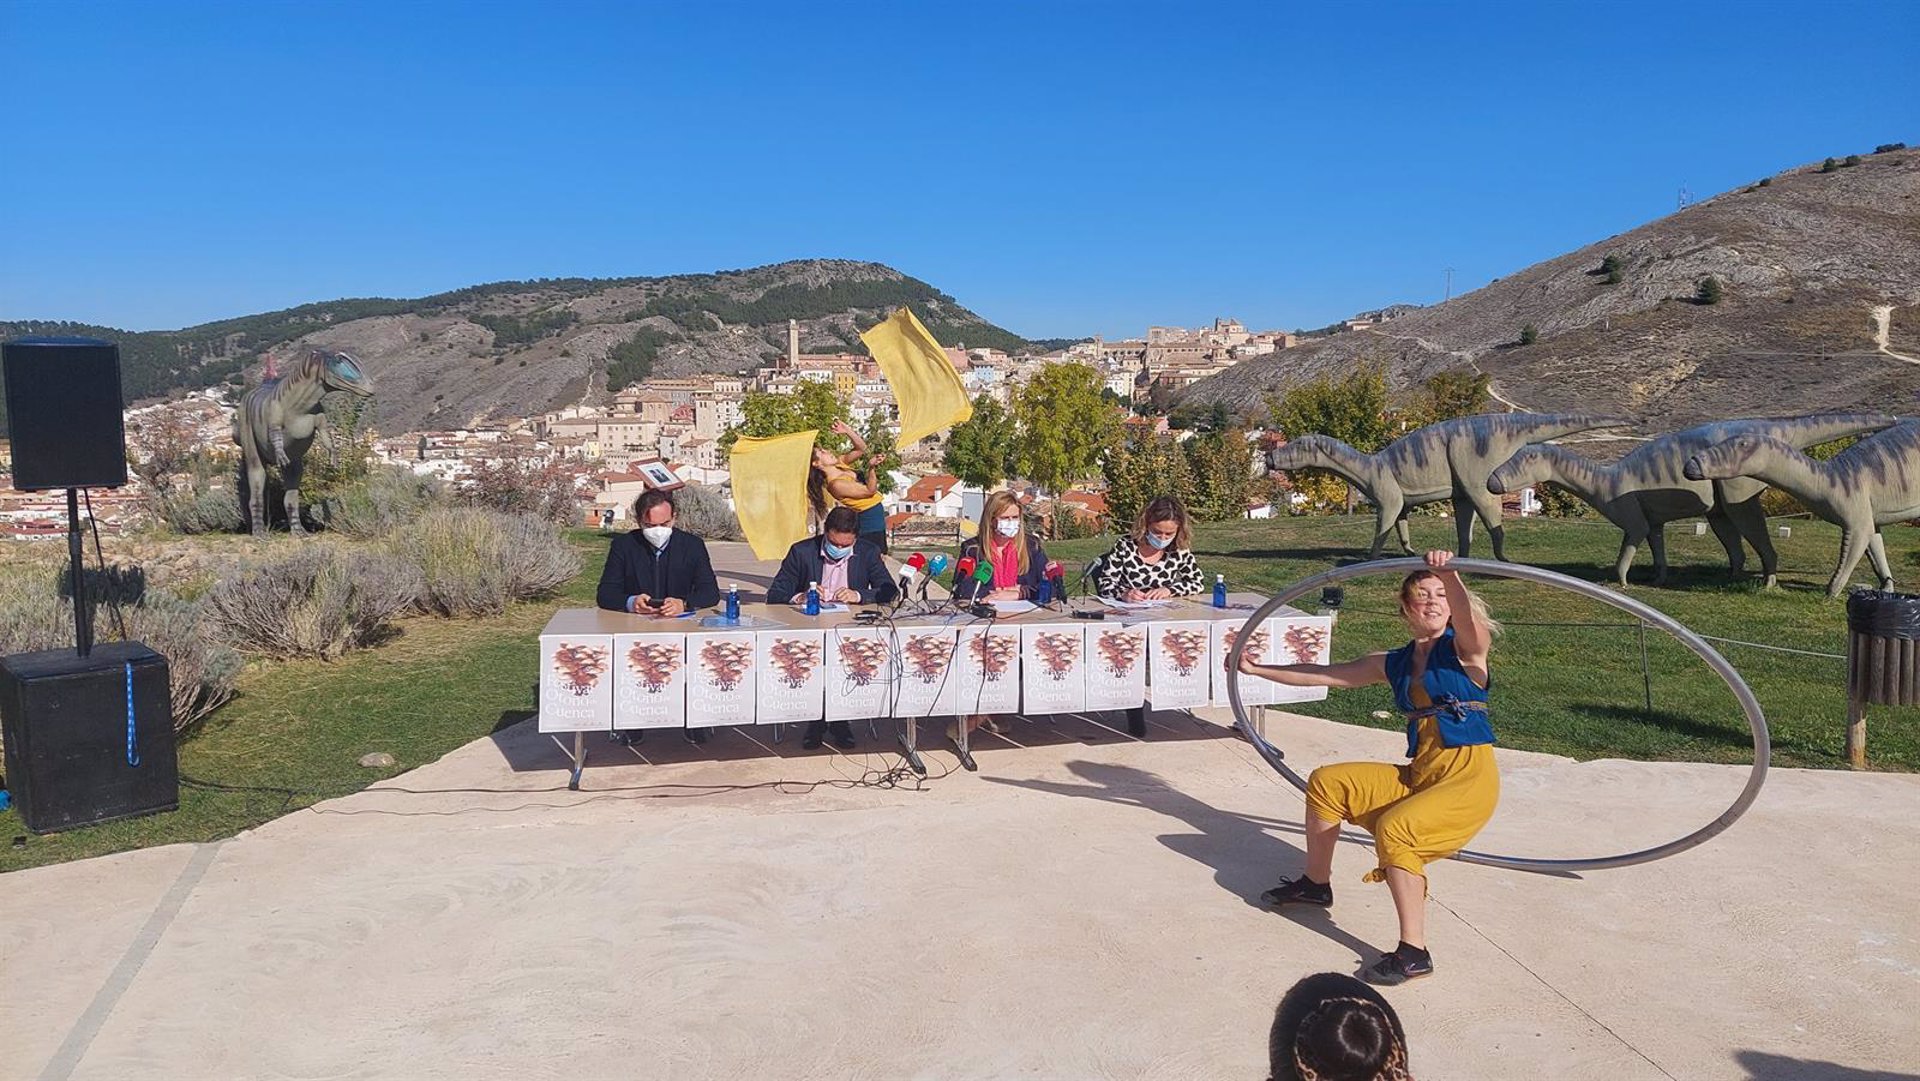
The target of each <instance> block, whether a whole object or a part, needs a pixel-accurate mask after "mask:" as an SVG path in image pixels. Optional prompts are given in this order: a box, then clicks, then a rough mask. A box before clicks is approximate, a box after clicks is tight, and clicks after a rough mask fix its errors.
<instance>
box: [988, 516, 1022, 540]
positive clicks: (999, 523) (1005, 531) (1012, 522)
mask: <svg viewBox="0 0 1920 1081" xmlns="http://www.w3.org/2000/svg"><path fill="white" fill-rule="evenodd" d="M993 529H994V532H996V533H998V534H1000V535H1001V536H1003V537H1008V538H1011V537H1014V536H1016V535H1018V534H1019V532H1020V519H1018V518H997V519H995V520H994V523H993Z"/></svg>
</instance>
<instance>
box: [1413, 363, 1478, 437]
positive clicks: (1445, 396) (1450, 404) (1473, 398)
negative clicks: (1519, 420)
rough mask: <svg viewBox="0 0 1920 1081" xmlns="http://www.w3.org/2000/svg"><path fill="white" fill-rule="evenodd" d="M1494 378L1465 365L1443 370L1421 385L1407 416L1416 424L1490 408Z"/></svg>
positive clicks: (1468, 414) (1471, 413)
mask: <svg viewBox="0 0 1920 1081" xmlns="http://www.w3.org/2000/svg"><path fill="white" fill-rule="evenodd" d="M1492 386H1493V377H1492V376H1490V375H1485V374H1482V373H1480V372H1474V371H1470V370H1468V369H1466V368H1455V369H1454V370H1452V371H1446V372H1441V373H1440V374H1439V375H1436V376H1433V377H1432V378H1430V379H1428V380H1427V381H1426V382H1425V383H1423V384H1421V386H1420V391H1419V393H1418V395H1417V396H1416V397H1415V399H1414V402H1413V407H1412V408H1411V409H1410V410H1408V416H1407V419H1408V421H1409V422H1411V423H1412V424H1413V425H1414V426H1415V427H1419V426H1421V425H1426V424H1434V423H1438V422H1439V421H1443V420H1452V419H1453V418H1455V417H1470V416H1472V415H1474V414H1475V413H1484V412H1486V411H1487V402H1488V401H1489V400H1490V398H1491V394H1490V389H1491V388H1492Z"/></svg>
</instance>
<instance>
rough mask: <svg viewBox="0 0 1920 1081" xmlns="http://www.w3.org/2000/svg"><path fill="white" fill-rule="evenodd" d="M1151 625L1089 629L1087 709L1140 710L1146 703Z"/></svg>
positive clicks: (1137, 624)
mask: <svg viewBox="0 0 1920 1081" xmlns="http://www.w3.org/2000/svg"><path fill="white" fill-rule="evenodd" d="M1150 626H1151V624H1148V623H1136V624H1134V625H1133V626H1130V627H1129V626H1126V625H1125V624H1120V623H1114V624H1112V625H1110V626H1109V625H1104V624H1103V625H1101V626H1098V627H1088V628H1086V636H1087V708H1088V709H1138V708H1140V706H1141V705H1142V704H1144V703H1145V702H1146V700H1147V630H1148V628H1149V627H1150Z"/></svg>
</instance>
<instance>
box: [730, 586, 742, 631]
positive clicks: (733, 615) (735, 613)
mask: <svg viewBox="0 0 1920 1081" xmlns="http://www.w3.org/2000/svg"><path fill="white" fill-rule="evenodd" d="M727 622H728V623H738V622H740V587H739V586H737V585H736V586H728V587H727Z"/></svg>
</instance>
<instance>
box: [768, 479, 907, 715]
mask: <svg viewBox="0 0 1920 1081" xmlns="http://www.w3.org/2000/svg"><path fill="white" fill-rule="evenodd" d="M859 528H860V516H859V515H858V514H857V513H855V512H854V511H853V510H852V509H851V508H848V507H835V508H833V509H832V510H830V511H828V512H827V518H826V521H825V522H823V523H822V524H821V529H820V535H819V536H817V537H808V538H807V539H806V540H803V541H800V542H799V543H797V544H795V545H794V546H793V547H792V548H789V549H787V558H786V559H785V560H783V561H781V563H780V571H779V573H777V574H775V575H774V576H773V584H772V585H771V586H768V587H767V603H768V604H805V603H806V601H807V586H808V585H810V584H813V583H818V584H819V586H820V600H821V601H822V602H823V603H825V602H836V601H837V602H839V603H841V604H891V603H893V600H894V598H896V597H898V596H899V595H900V587H899V586H897V585H895V584H894V581H893V577H892V575H890V574H889V573H888V572H887V564H886V562H885V561H884V560H882V559H881V558H880V549H879V548H877V547H875V545H874V544H873V542H872V541H867V540H862V539H860V537H859V536H858V534H857V532H856V531H857V530H858V529H859ZM829 728H831V729H832V731H833V742H834V745H835V746H837V747H840V748H843V749H846V750H851V749H852V748H853V746H854V743H853V729H852V728H851V727H849V726H848V725H847V722H845V721H834V722H833V724H832V725H828V724H827V722H826V721H814V722H813V723H812V724H809V725H808V726H807V731H806V735H805V736H803V737H801V740H800V746H802V747H804V748H806V749H807V750H809V751H811V750H813V749H815V748H817V747H819V746H820V744H821V743H822V742H823V741H824V740H825V738H826V734H827V731H828V729H829Z"/></svg>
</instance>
